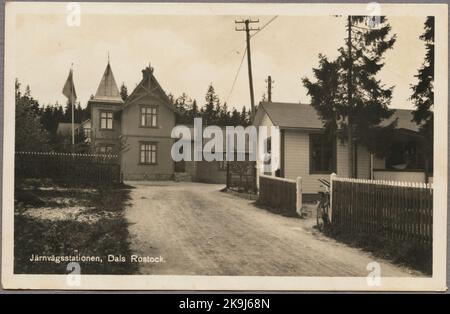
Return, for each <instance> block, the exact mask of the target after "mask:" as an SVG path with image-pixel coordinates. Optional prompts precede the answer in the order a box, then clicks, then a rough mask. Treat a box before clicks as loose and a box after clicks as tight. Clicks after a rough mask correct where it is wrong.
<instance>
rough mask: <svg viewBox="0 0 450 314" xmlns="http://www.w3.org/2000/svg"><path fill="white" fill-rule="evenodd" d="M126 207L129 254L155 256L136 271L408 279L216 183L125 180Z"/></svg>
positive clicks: (404, 272) (401, 272)
mask: <svg viewBox="0 0 450 314" xmlns="http://www.w3.org/2000/svg"><path fill="white" fill-rule="evenodd" d="M128 184H130V185H133V186H135V189H132V192H131V197H132V200H131V202H130V203H131V204H130V206H129V207H128V208H127V209H126V218H127V220H128V221H129V223H130V226H129V232H130V234H131V249H132V251H133V252H134V253H135V254H137V255H139V256H162V257H163V262H161V263H142V264H140V273H142V274H170V275H249V276H250V275H273V276H366V275H367V274H368V273H369V272H368V271H367V270H366V267H367V264H368V263H370V262H373V261H376V262H379V263H380V264H381V275H382V276H396V277H397V276H411V275H417V273H411V272H410V271H408V270H407V269H405V268H400V267H398V266H395V265H392V264H390V263H389V262H386V261H383V260H380V259H377V258H375V257H373V256H371V255H370V254H368V253H366V252H363V251H361V250H358V249H355V248H350V247H348V246H346V245H344V244H341V243H338V242H336V241H334V240H332V239H329V238H327V237H325V236H323V235H322V234H320V233H318V232H316V231H315V230H314V229H313V228H312V222H311V220H302V219H298V218H288V217H283V216H279V215H276V214H272V213H270V212H268V211H265V210H263V209H260V208H257V207H255V206H254V205H253V204H252V203H253V202H252V201H250V200H245V199H242V198H239V197H236V196H234V195H231V194H228V193H224V192H220V189H222V188H223V186H222V185H211V184H201V183H185V182H178V183H175V182H147V183H143V182H140V183H138V182H129V183H128Z"/></svg>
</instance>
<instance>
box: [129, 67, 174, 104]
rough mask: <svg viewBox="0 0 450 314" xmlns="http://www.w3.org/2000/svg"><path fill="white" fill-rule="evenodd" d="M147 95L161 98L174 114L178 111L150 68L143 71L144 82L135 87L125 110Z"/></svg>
mask: <svg viewBox="0 0 450 314" xmlns="http://www.w3.org/2000/svg"><path fill="white" fill-rule="evenodd" d="M146 95H153V96H155V97H157V98H159V99H160V100H161V101H162V103H163V104H165V105H166V106H167V107H168V108H169V109H170V110H172V111H174V112H176V111H177V110H176V108H175V107H174V106H173V104H172V103H171V101H170V99H169V97H168V96H167V94H166V92H165V91H164V90H163V89H162V87H161V85H160V84H159V82H158V80H157V79H156V78H155V76H154V75H153V68H150V67H146V68H145V69H143V70H142V80H141V81H140V82H139V84H138V85H137V86H136V87H135V89H134V90H133V92H132V93H131V94H130V96H128V98H127V100H126V102H125V106H124V108H126V107H128V106H130V105H131V104H133V103H135V102H136V101H138V100H139V99H141V98H142V97H144V96H146Z"/></svg>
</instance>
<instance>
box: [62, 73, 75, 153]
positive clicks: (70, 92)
mask: <svg viewBox="0 0 450 314" xmlns="http://www.w3.org/2000/svg"><path fill="white" fill-rule="evenodd" d="M62 92H63V94H64V96H66V97H67V99H68V100H69V104H70V106H71V107H72V153H74V146H75V124H74V115H75V113H74V107H75V100H76V99H77V93H76V92H75V85H74V84H73V74H72V69H70V72H69V76H68V77H67V81H66V84H64V87H63V90H62Z"/></svg>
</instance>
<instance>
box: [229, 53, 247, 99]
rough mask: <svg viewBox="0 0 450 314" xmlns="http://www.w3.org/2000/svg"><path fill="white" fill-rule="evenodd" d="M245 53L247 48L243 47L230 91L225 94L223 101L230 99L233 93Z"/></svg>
mask: <svg viewBox="0 0 450 314" xmlns="http://www.w3.org/2000/svg"><path fill="white" fill-rule="evenodd" d="M246 53H247V48H245V50H244V53H243V54H242V59H241V63H239V67H238V69H237V71H236V74H235V76H234V80H233V84H232V85H231V89H230V92H229V93H228V96H227V98H226V101H225V102H226V103H228V100H229V99H230V96H231V94H232V93H233V90H234V86H235V85H236V81H237V78H238V76H239V72H240V71H241V68H242V64H243V63H244V59H245V55H246Z"/></svg>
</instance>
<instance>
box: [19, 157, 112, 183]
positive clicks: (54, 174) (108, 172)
mask: <svg viewBox="0 0 450 314" xmlns="http://www.w3.org/2000/svg"><path fill="white" fill-rule="evenodd" d="M15 176H16V178H39V179H47V178H49V179H53V180H57V181H64V182H68V183H88V184H101V185H104V184H114V183H119V182H121V175H120V165H119V158H118V156H117V155H102V154H69V153H54V152H16V153H15Z"/></svg>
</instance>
